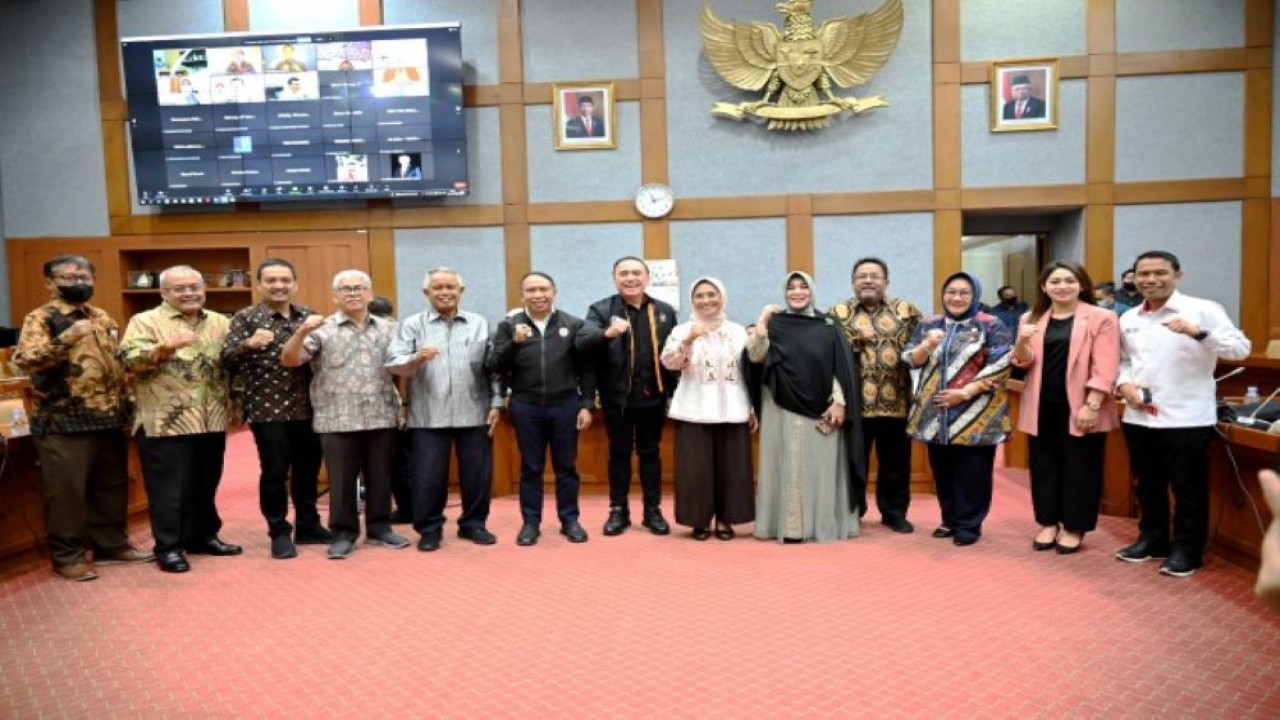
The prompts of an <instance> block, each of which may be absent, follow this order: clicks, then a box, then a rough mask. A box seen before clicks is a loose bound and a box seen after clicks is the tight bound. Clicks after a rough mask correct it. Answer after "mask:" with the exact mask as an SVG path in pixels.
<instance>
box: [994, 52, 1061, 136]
mask: <svg viewBox="0 0 1280 720" xmlns="http://www.w3.org/2000/svg"><path fill="white" fill-rule="evenodd" d="M1058 77H1059V76H1058V61H1057V59H1056V58H1036V59H1022V60H999V61H996V62H993V63H991V79H990V83H991V85H990V98H991V132H1021V131H1025V130H1057V129H1058Z"/></svg>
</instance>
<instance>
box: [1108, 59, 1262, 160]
mask: <svg viewBox="0 0 1280 720" xmlns="http://www.w3.org/2000/svg"><path fill="white" fill-rule="evenodd" d="M1243 127H1244V74H1243V73H1238V72H1228V73H1198V74H1193V75H1161V76H1147V77H1122V78H1118V79H1117V80H1116V180H1117V181H1118V182H1126V181H1134V180H1183V179H1192V178H1212V177H1238V176H1240V175H1242V174H1244V133H1243V132H1242V131H1241V128H1243Z"/></svg>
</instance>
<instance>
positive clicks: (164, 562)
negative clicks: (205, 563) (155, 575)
mask: <svg viewBox="0 0 1280 720" xmlns="http://www.w3.org/2000/svg"><path fill="white" fill-rule="evenodd" d="M156 565H158V566H159V567H160V570H161V571H162V572H167V573H184V572H186V571H188V570H190V569H191V564H190V563H188V562H187V558H186V556H184V555H183V554H182V552H181V551H179V550H174V551H172V552H167V553H160V554H159V555H157V556H156Z"/></svg>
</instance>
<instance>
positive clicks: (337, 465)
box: [320, 428, 396, 542]
mask: <svg viewBox="0 0 1280 720" xmlns="http://www.w3.org/2000/svg"><path fill="white" fill-rule="evenodd" d="M395 442H396V431H395V429H394V428H382V429H379V430H362V431H359V432H339V433H320V446H321V447H322V448H324V462H325V465H326V466H327V467H328V469H329V530H330V531H332V532H333V539H334V540H350V541H352V542H354V541H355V539H356V538H357V537H359V536H360V504H359V502H360V501H359V499H358V498H357V493H356V484H357V483H358V482H359V480H360V478H361V477H363V478H364V517H365V534H366V535H369V536H376V535H381V534H382V533H384V532H387V531H388V530H390V529H391V465H392V458H393V455H394V453H395Z"/></svg>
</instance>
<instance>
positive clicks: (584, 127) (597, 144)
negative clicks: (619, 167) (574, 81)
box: [551, 82, 618, 150]
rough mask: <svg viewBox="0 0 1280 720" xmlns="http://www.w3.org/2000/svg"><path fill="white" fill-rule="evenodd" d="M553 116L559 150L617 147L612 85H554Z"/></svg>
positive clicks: (552, 87) (552, 92)
mask: <svg viewBox="0 0 1280 720" xmlns="http://www.w3.org/2000/svg"><path fill="white" fill-rule="evenodd" d="M551 94H552V103H553V104H554V110H553V111H552V113H551V117H552V122H553V123H555V128H554V130H555V134H554V135H553V137H554V138H555V145H556V149H557V150H599V149H612V148H616V147H618V136H617V134H616V132H615V128H614V112H613V104H614V103H613V99H614V95H613V83H611V82H610V83H591V84H581V85H552V86H551Z"/></svg>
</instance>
